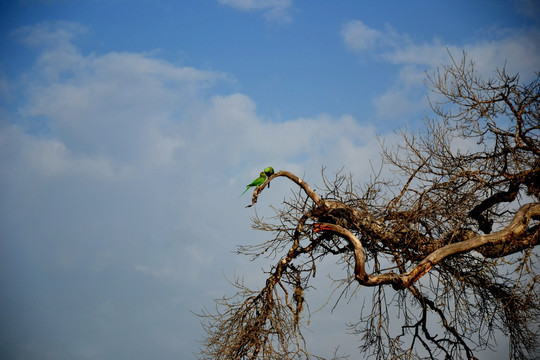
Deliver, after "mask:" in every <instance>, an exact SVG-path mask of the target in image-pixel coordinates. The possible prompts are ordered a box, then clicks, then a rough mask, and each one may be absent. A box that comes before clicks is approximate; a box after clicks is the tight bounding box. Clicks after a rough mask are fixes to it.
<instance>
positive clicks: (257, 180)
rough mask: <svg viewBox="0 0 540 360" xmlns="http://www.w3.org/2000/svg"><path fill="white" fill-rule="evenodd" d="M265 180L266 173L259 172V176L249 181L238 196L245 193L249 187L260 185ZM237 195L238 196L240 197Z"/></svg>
mask: <svg viewBox="0 0 540 360" xmlns="http://www.w3.org/2000/svg"><path fill="white" fill-rule="evenodd" d="M265 181H266V174H265V173H264V172H261V174H260V176H259V177H258V178H256V179H255V180H253V181H252V182H251V184H249V185H247V188H246V190H244V192H243V193H241V194H240V196H242V195H244V194H245V193H246V191H248V190H249V189H250V188H252V187H253V186H259V185H262V184H263V183H264V182H265ZM240 196H239V197H240Z"/></svg>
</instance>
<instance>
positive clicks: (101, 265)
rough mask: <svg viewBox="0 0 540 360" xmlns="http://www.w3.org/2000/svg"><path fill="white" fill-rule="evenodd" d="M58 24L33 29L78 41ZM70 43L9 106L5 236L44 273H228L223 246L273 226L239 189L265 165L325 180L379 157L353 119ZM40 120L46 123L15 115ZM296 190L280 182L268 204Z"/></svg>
mask: <svg viewBox="0 0 540 360" xmlns="http://www.w3.org/2000/svg"><path fill="white" fill-rule="evenodd" d="M61 27H62V25H61V24H56V25H47V26H44V25H40V26H38V27H37V28H35V29H33V30H31V29H30V28H27V29H25V30H24V32H25V33H33V31H34V32H35V31H37V32H44V33H41V34H40V35H39V36H40V37H42V38H54V37H57V38H62V39H64V40H65V39H70V38H71V34H70V33H69V31H70V30H69V29H70V28H71V25H70V26H67V28H64V29H61ZM47 29H49V30H47ZM50 29H52V30H50ZM47 31H52V32H53V34H48V33H46V32H47ZM56 33H59V34H62V36H59V35H58V36H56V35H54V34H56ZM34 36H38V35H34ZM64 40H62V41H61V42H60V43H61V46H58V44H59V42H54V41H53V42H51V43H50V45H48V46H44V47H43V48H42V49H41V50H40V51H41V52H40V53H39V56H38V58H37V60H36V64H35V66H34V67H33V68H32V70H31V71H29V72H28V73H26V74H24V75H23V76H22V77H21V79H20V80H21V81H20V85H19V86H22V87H23V89H22V92H21V94H22V95H21V96H20V98H19V102H18V104H19V109H18V111H17V112H9V113H0V116H1V117H2V119H1V120H0V121H1V122H2V123H3V124H4V125H3V126H2V127H0V154H6V155H5V156H3V157H1V158H0V185H1V188H2V192H3V201H2V203H1V204H0V219H2V221H3V222H4V223H3V224H4V225H5V226H4V228H3V237H5V238H6V239H9V240H7V241H9V244H8V245H6V248H9V249H13V250H12V253H11V255H13V259H17V258H18V257H20V256H23V255H21V254H25V255H24V256H25V257H26V256H30V257H37V258H39V259H40V260H39V261H38V262H36V263H35V264H33V266H34V268H38V270H39V271H41V270H43V269H49V268H50V267H53V268H60V269H64V268H70V270H74V269H77V271H79V272H82V273H83V274H85V275H84V276H89V277H92V276H97V275H96V274H100V273H103V272H106V273H107V272H110V271H112V270H111V269H114V271H115V272H118V271H121V272H122V273H123V274H125V276H126V277H128V278H129V279H131V280H130V281H133V282H137V281H139V280H140V279H139V277H141V276H150V277H153V278H155V279H156V281H162V282H171V281H174V282H183V283H184V284H190V286H199V285H198V284H199V283H200V282H205V283H206V284H208V283H212V282H216V281H217V282H218V283H220V284H221V281H222V275H221V270H222V269H224V270H223V271H224V272H225V273H227V274H230V270H231V266H234V264H232V265H231V264H230V263H229V262H230V260H231V258H232V255H231V257H224V256H223V254H224V253H229V251H230V250H231V249H232V248H234V246H235V245H236V244H238V243H241V242H245V241H248V240H246V239H251V238H252V237H253V236H265V235H266V234H256V235H253V232H252V231H251V228H250V219H249V216H250V214H251V212H250V211H248V210H246V209H245V208H244V206H245V205H246V202H247V201H248V198H249V196H248V197H244V198H242V199H240V200H238V199H237V196H238V195H239V194H240V193H241V192H242V190H243V188H244V185H245V184H247V183H248V182H249V181H251V180H252V178H253V177H254V175H255V176H256V174H257V173H258V172H259V171H260V170H261V167H263V166H268V165H272V166H274V167H275V168H276V170H279V169H287V170H291V171H294V172H296V173H298V174H299V175H300V176H303V177H306V178H307V179H309V181H310V182H313V183H319V184H320V183H321V180H320V169H321V167H322V166H324V165H328V166H329V171H330V172H331V171H333V170H337V169H339V168H340V167H341V166H346V167H347V168H346V171H351V172H356V175H357V176H358V179H361V178H362V176H367V175H369V173H370V171H371V170H370V168H369V160H370V159H372V160H373V159H374V158H375V157H377V154H376V152H377V145H376V140H375V136H374V128H373V127H371V126H362V125H360V124H359V123H358V122H357V121H356V120H355V119H353V118H352V117H351V116H330V115H324V114H322V115H320V116H317V117H313V118H298V119H290V120H287V121H283V122H273V121H268V120H265V119H263V118H262V117H261V116H260V115H259V114H258V113H257V108H256V104H255V103H254V102H253V100H252V99H250V98H249V97H248V96H247V95H245V94H240V93H233V94H225V95H224V94H211V92H212V84H213V83H214V82H216V81H222V80H223V79H226V78H227V77H226V76H225V75H223V74H220V73H216V72H210V71H204V70H199V69H196V68H191V67H186V66H179V65H175V64H171V63H169V62H166V61H163V60H160V59H156V58H153V57H150V56H148V55H147V54H138V53H114V52H113V53H106V54H102V55H95V54H90V55H83V54H81V53H80V51H79V50H78V49H77V48H76V47H75V46H73V44H71V43H70V42H69V41H68V40H66V41H64ZM53 53H54V57H51V56H48V55H50V54H53ZM60 74H61V75H60ZM203 89H204V91H203ZM208 93H210V94H211V95H207V94H208ZM35 120H39V121H41V122H43V123H44V124H45V127H46V128H47V130H46V131H43V132H40V133H34V132H32V130H27V129H26V128H25V127H23V126H21V125H18V124H29V123H32V121H35ZM28 129H32V127H31V126H30V127H28ZM290 187H291V185H290V183H289V182H287V181H286V180H282V181H276V185H275V186H274V185H273V186H272V188H271V191H268V192H267V193H266V194H265V197H264V199H261V201H260V204H258V207H259V209H258V211H259V212H260V213H265V212H270V210H269V209H268V207H267V205H268V204H271V203H272V204H274V205H277V204H279V203H280V201H281V200H282V199H283V197H287V196H288V194H289V189H290ZM6 224H9V226H7V225H6ZM28 224H31V226H28ZM28 249H30V250H28ZM28 251H29V252H30V253H33V254H28ZM6 256H7V255H6ZM13 261H15V260H13ZM44 273H47V272H44ZM219 286H221V285H219ZM205 287H208V285H205ZM108 290H110V291H111V293H115V291H116V290H115V289H114V288H111V289H108ZM100 291H101V290H100ZM207 300H208V301H210V299H207ZM110 301H115V300H110Z"/></svg>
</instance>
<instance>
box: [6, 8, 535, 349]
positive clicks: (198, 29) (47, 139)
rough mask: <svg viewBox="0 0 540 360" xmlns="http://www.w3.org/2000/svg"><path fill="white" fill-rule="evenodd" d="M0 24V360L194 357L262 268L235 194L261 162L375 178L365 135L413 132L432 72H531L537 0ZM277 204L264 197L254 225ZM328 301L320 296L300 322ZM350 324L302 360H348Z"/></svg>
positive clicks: (333, 327)
mask: <svg viewBox="0 0 540 360" xmlns="http://www.w3.org/2000/svg"><path fill="white" fill-rule="evenodd" d="M0 14H1V15H0V16H1V21H0V196H1V198H2V201H1V202H0V250H1V251H0V285H1V287H2V295H1V296H0V357H2V358H4V359H28V358H36V359H74V358H76V359H124V358H131V359H148V358H150V357H151V358H156V359H173V358H174V359H178V358H181V359H187V358H193V357H194V356H193V353H194V352H196V351H197V350H198V347H199V344H198V343H197V341H198V340H201V337H202V335H203V332H202V329H201V327H200V325H199V319H198V318H197V317H195V316H194V315H193V314H192V313H191V312H190V311H198V310H199V309H200V308H201V307H203V306H208V307H211V306H212V299H213V298H217V297H221V296H223V295H225V294H231V292H232V289H231V287H230V286H229V285H228V283H227V281H226V278H232V277H233V276H234V274H235V273H236V274H238V275H244V274H245V281H246V282H248V283H250V284H253V285H255V286H256V284H257V283H260V281H261V279H262V269H268V268H269V266H270V264H271V263H272V261H258V262H256V263H250V262H249V261H247V259H241V258H239V257H238V256H237V255H235V254H234V250H235V249H236V245H239V244H252V243H255V242H257V241H262V240H265V239H267V238H268V237H269V236H270V235H269V234H261V233H257V232H254V231H253V230H252V229H251V226H250V216H252V215H253V214H254V212H253V211H254V210H253V209H245V208H244V206H245V205H246V203H247V202H248V198H249V197H248V196H245V197H244V198H241V199H240V200H239V199H237V196H238V195H239V194H240V193H241V192H242V191H243V188H244V185H245V184H247V183H249V182H250V181H251V180H252V179H253V178H255V177H256V176H257V174H258V172H259V171H260V170H261V169H262V168H264V167H265V166H268V165H272V166H274V168H276V170H278V169H285V170H290V171H293V172H295V173H297V174H298V175H300V176H303V177H304V178H305V179H306V180H307V181H309V182H310V183H313V184H320V183H321V178H320V170H321V167H323V166H326V167H327V169H328V172H329V173H331V172H332V171H335V170H337V169H340V168H341V167H345V171H346V172H350V173H352V174H353V175H354V176H355V179H356V180H357V181H358V182H359V183H361V182H362V181H365V180H367V179H368V178H369V175H370V171H371V167H370V162H371V163H373V164H378V163H379V162H380V157H379V151H380V147H379V143H378V141H377V139H376V136H377V135H380V136H381V137H382V138H383V139H384V141H385V143H386V144H389V145H391V144H394V143H395V142H396V141H398V137H397V136H396V135H395V133H394V132H395V131H396V130H398V129H400V128H403V127H405V126H407V127H408V128H409V129H412V130H416V129H421V127H422V121H423V118H424V117H425V115H426V114H429V111H428V102H427V99H426V94H427V93H426V89H425V86H424V80H425V74H426V72H427V73H432V72H433V71H434V70H435V69H436V67H437V66H439V65H441V64H447V63H448V62H449V56H448V52H450V53H452V54H454V55H455V56H456V57H458V58H459V56H460V54H461V52H462V51H463V50H465V51H467V53H468V54H469V55H470V56H471V58H472V59H474V60H475V61H476V64H477V68H478V71H479V72H480V73H481V74H483V75H486V76H491V75H493V73H494V70H495V68H496V67H501V66H503V65H504V64H505V63H506V67H507V69H508V71H509V72H519V73H520V76H521V79H522V80H523V81H527V80H530V79H532V78H533V76H534V72H535V71H538V70H540V28H539V24H538V21H537V20H535V19H539V18H540V12H539V7H538V5H535V1H533V0H530V1H527V0H515V1H452V2H450V1H407V2H405V1H384V2H383V1H377V2H375V1H356V0H355V1H352V0H351V1H346V0H344V1H339V2H335V1H318V0H317V1H309V2H308V1H302V2H301V1H294V0H201V1H165V0H130V1H127V0H91V1H77V0H57V1H56V0H42V1H38V0H21V1H10V2H3V3H2V5H0ZM289 194H290V186H289V184H287V183H286V182H285V181H280V182H275V185H274V184H273V185H272V188H271V190H270V191H268V192H267V193H266V192H265V194H264V197H263V198H262V199H260V201H259V203H258V204H257V212H258V213H259V214H262V215H266V216H269V215H271V214H272V212H271V209H270V208H269V206H270V205H271V204H273V205H276V206H277V205H279V204H280V202H281V201H282V199H283V198H284V197H287V196H289ZM321 266H322V269H324V265H321ZM330 270H332V271H333V270H335V269H332V267H331V266H330V265H328V271H330ZM318 273H321V272H320V271H319V272H318ZM338 275H339V274H337V275H336V276H338ZM321 277H322V278H324V277H325V276H324V275H321ZM326 295H327V294H326V293H325V287H324V281H323V282H322V283H321V285H320V286H319V288H318V291H317V292H313V294H312V296H313V298H314V300H313V302H314V305H313V308H317V306H316V304H317V303H318V302H320V303H324V301H325V300H326ZM360 302H361V299H358V304H360ZM349 317H350V315H348V314H347V313H345V314H343V313H341V314H340V312H339V311H335V312H334V314H329V313H328V312H326V313H325V312H324V311H323V312H320V313H316V314H314V316H313V318H312V324H313V326H312V330H313V332H311V333H308V334H309V335H308V341H310V342H312V343H313V345H314V350H315V351H316V352H319V353H322V355H329V354H330V353H331V349H333V348H334V347H335V346H337V345H341V346H342V347H341V348H342V349H346V350H347V351H354V349H355V346H356V341H357V339H355V338H354V337H347V336H346V335H344V333H345V326H344V322H345V321H347V320H350V318H349ZM321 323H322V324H324V325H325V330H321V329H318V328H317V324H321ZM321 339H324V341H321ZM504 341H505V340H504V339H503V340H501V343H502V345H501V346H503V347H504V346H505V345H504ZM327 350H328V351H327ZM325 351H327V352H326V353H325Z"/></svg>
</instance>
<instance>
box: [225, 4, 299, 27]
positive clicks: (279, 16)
mask: <svg viewBox="0 0 540 360" xmlns="http://www.w3.org/2000/svg"><path fill="white" fill-rule="evenodd" d="M218 1H219V3H220V4H223V5H228V6H231V7H233V8H235V9H238V10H240V11H263V12H264V16H265V18H266V19H267V20H270V21H278V22H289V21H291V20H292V18H291V16H290V14H289V10H290V7H291V6H292V0H218Z"/></svg>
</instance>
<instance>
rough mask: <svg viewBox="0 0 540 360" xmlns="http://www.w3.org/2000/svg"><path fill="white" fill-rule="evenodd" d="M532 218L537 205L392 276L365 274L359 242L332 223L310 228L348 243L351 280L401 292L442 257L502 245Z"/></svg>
mask: <svg viewBox="0 0 540 360" xmlns="http://www.w3.org/2000/svg"><path fill="white" fill-rule="evenodd" d="M532 219H536V220H538V219H540V204H538V203H534V204H526V205H523V206H522V207H521V208H520V209H519V210H518V211H517V213H516V215H515V216H514V219H513V220H512V222H511V223H510V224H509V225H508V226H507V227H506V228H505V229H503V230H500V231H497V232H494V233H492V234H489V235H476V236H474V237H472V238H470V239H468V240H465V241H461V242H457V243H452V244H448V245H446V246H443V247H441V248H439V249H437V250H435V251H433V252H432V253H431V254H429V255H428V256H427V257H426V258H424V260H422V261H420V262H419V263H418V264H417V265H416V266H415V267H414V268H413V269H412V270H411V271H409V272H408V273H404V274H399V275H398V274H396V273H394V272H388V273H383V274H376V275H373V274H371V275H370V274H368V273H367V272H366V269H365V262H366V257H365V252H364V247H363V246H362V243H361V242H360V240H359V239H358V238H357V237H356V236H355V235H354V234H353V233H351V232H350V231H349V230H347V229H345V228H343V227H341V226H339V225H335V224H327V223H317V224H315V226H314V229H315V232H320V231H331V232H333V233H335V234H337V235H339V236H341V237H342V238H344V239H345V240H347V241H348V242H349V244H350V245H351V246H352V247H353V249H354V257H355V261H356V263H355V278H356V280H357V281H358V282H359V283H360V284H362V285H365V286H376V285H383V284H392V286H393V287H394V288H396V289H405V288H408V287H410V286H411V285H412V284H414V283H415V282H416V281H418V279H420V278H421V277H422V276H424V275H425V274H426V273H427V272H428V271H430V270H431V269H433V267H434V266H435V265H437V264H438V263H440V262H441V261H442V260H444V259H445V258H448V257H450V256H453V255H457V254H462V253H465V252H470V251H472V250H475V249H478V248H481V247H482V246H487V245H491V246H497V245H499V244H503V243H506V242H510V241H512V240H513V239H515V238H517V237H519V236H520V235H522V234H524V233H527V232H528V231H529V229H528V224H529V222H530V221H531V220H532ZM533 235H534V236H536V238H534V236H533V237H531V236H529V239H530V241H531V243H533V244H537V243H538V232H537V231H535V232H534V233H533Z"/></svg>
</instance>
